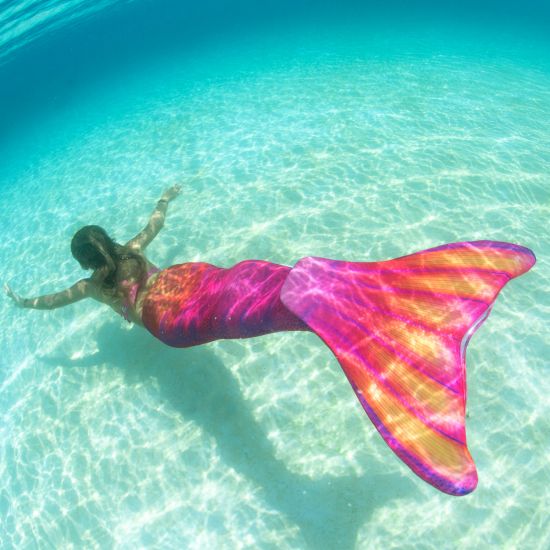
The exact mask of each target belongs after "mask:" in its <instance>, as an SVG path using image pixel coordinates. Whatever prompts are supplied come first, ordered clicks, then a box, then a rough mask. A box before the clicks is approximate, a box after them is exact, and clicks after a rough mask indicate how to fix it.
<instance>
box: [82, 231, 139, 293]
mask: <svg viewBox="0 0 550 550" xmlns="http://www.w3.org/2000/svg"><path fill="white" fill-rule="evenodd" d="M71 253H72V255H73V257H74V258H75V260H77V261H78V263H79V264H80V265H81V267H82V268H83V269H93V270H94V271H96V270H101V272H102V275H103V278H102V280H101V286H102V289H103V290H105V291H106V292H107V293H109V294H116V292H117V290H118V283H119V282H120V281H122V280H124V279H134V280H137V281H141V280H143V278H144V277H145V274H146V272H147V264H146V262H145V259H144V258H143V256H141V255H140V254H137V253H136V252H134V251H132V250H131V249H130V248H128V247H127V246H122V245H120V244H118V243H116V242H115V241H114V240H113V239H111V237H109V235H108V234H107V232H106V231H105V229H103V228H102V227H99V226H98V225H86V226H85V227H82V228H81V229H79V230H78V231H77V232H76V233H75V234H74V237H73V239H72V241H71ZM126 260H134V261H133V262H127V261H126Z"/></svg>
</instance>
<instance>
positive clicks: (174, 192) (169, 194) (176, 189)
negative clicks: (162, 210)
mask: <svg viewBox="0 0 550 550" xmlns="http://www.w3.org/2000/svg"><path fill="white" fill-rule="evenodd" d="M180 193H181V185H173V186H172V187H169V188H168V189H166V190H165V191H164V193H163V194H162V197H161V198H160V200H163V201H168V202H170V201H171V200H173V199H175V198H176V197H177V196H178V195H179V194H180Z"/></svg>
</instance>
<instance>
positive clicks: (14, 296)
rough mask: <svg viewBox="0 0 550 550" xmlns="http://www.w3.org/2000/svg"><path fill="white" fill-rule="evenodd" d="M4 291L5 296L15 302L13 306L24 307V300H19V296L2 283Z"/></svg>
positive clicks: (6, 284)
mask: <svg viewBox="0 0 550 550" xmlns="http://www.w3.org/2000/svg"><path fill="white" fill-rule="evenodd" d="M4 290H5V292H6V294H7V295H8V296H9V297H10V298H11V299H12V300H13V301H14V302H15V305H16V306H17V307H25V306H24V302H25V299H24V298H21V296H19V294H16V293H15V292H14V291H13V290H12V289H11V287H10V285H8V283H4Z"/></svg>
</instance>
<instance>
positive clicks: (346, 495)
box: [42, 322, 413, 550]
mask: <svg viewBox="0 0 550 550" xmlns="http://www.w3.org/2000/svg"><path fill="white" fill-rule="evenodd" d="M119 327H120V325H119V324H118V323H114V322H113V323H108V324H106V325H104V326H103V327H102V328H101V329H99V331H98V334H97V344H98V347H99V352H98V353H96V354H94V355H93V356H91V357H88V358H82V359H79V360H76V361H73V362H71V365H72V366H78V367H83V366H90V367H91V366H93V365H97V364H98V363H104V364H108V365H112V366H113V367H116V368H118V369H121V370H122V371H123V372H124V375H125V377H126V379H127V380H128V382H138V381H141V382H143V381H144V380H149V379H151V378H154V379H156V380H157V381H158V384H159V387H160V390H161V393H162V395H163V397H164V398H165V399H166V400H167V401H168V402H169V403H170V404H171V405H172V407H173V408H174V409H175V410H176V411H177V412H178V413H179V414H181V415H182V417H184V418H185V420H193V421H194V422H196V423H197V424H198V425H199V426H200V427H201V428H202V429H204V430H205V431H206V432H208V433H209V434H210V435H211V436H213V437H214V438H215V439H216V442H217V445H218V449H219V452H220V453H221V458H222V460H223V461H224V462H225V463H226V465H227V466H229V467H231V468H234V469H235V470H236V471H237V472H239V473H240V474H241V475H243V476H245V477H247V478H248V479H249V480H251V481H252V482H254V483H255V484H257V485H258V486H259V487H260V488H261V490H262V494H263V498H264V499H265V502H266V504H267V505H268V506H269V507H271V508H273V509H275V510H278V511H279V512H281V513H283V514H284V515H285V516H286V517H287V518H288V519H289V520H290V521H291V522H293V523H294V524H295V525H297V526H298V527H299V529H300V532H301V535H302V537H303V540H304V545H305V547H307V548H311V549H315V550H317V549H320V548H322V549H327V550H329V549H333V548H334V549H338V550H352V549H354V548H355V545H356V539H357V534H358V531H359V529H360V527H361V526H362V525H363V524H364V523H365V522H367V521H368V520H369V518H370V516H371V515H372V513H373V512H374V511H375V510H376V509H377V508H378V507H379V506H383V505H386V504H387V503H388V501H391V500H393V499H396V498H400V497H404V496H406V495H407V494H410V492H411V489H412V487H413V483H412V481H409V480H405V479H403V478H402V477H400V476H396V475H372V476H371V475H366V476H362V477H356V476H344V477H334V476H326V477H321V478H318V479H311V478H309V477H307V476H304V475H298V474H296V473H293V472H291V471H290V470H289V469H288V468H287V467H286V465H285V463H284V462H282V461H281V460H279V459H277V458H276V455H275V449H274V447H273V446H272V444H271V443H270V441H269V440H268V438H267V437H266V434H265V433H264V432H263V431H262V428H261V426H260V425H259V424H258V423H257V422H256V420H255V419H254V417H253V415H252V413H251V410H250V405H249V404H248V403H247V402H246V400H245V399H244V398H243V395H242V393H241V390H240V387H239V384H238V383H237V381H236V380H235V379H234V378H233V376H232V374H231V373H230V371H229V370H228V369H227V368H225V366H224V365H223V363H221V362H220V360H219V359H218V358H217V357H216V355H215V354H214V353H212V351H210V350H209V348H208V346H199V347H195V348H188V349H172V348H168V347H166V346H164V345H163V344H161V343H160V342H158V341H156V340H155V339H154V338H153V337H152V336H150V335H149V334H147V333H145V332H144V331H143V330H140V329H139V328H138V327H135V328H134V329H132V330H131V331H129V332H128V333H126V334H124V335H123V334H121V332H120V328H119ZM152 347H154V355H152V354H151V348H152ZM327 353H329V352H328V350H327ZM152 356H153V357H154V358H155V359H154V362H151V360H150V357H152ZM148 358H149V359H148ZM59 359H60V358H59V357H56V358H54V357H43V358H42V360H43V361H45V362H47V363H50V362H54V363H55V364H57V365H59V364H60V363H61V364H65V365H66V364H67V358H61V361H60V360H59ZM365 420H366V419H365ZM344 511H345V512H344Z"/></svg>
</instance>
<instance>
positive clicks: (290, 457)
mask: <svg viewBox="0 0 550 550" xmlns="http://www.w3.org/2000/svg"><path fill="white" fill-rule="evenodd" d="M509 32H510V30H509V29H508V30H506V29H500V30H498V31H495V32H489V30H488V29H485V31H484V33H483V34H480V33H479V28H478V27H477V28H476V27H474V26H454V27H451V28H449V27H445V26H442V24H438V25H437V26H434V25H433V24H431V23H426V24H423V25H420V24H419V25H418V26H415V27H410V26H408V27H407V26H400V25H398V24H396V23H395V21H393V22H392V23H391V24H390V23H388V24H387V25H386V26H384V25H382V22H381V21H377V22H376V24H374V25H373V24H370V25H369V24H367V23H365V24H363V23H361V24H359V22H357V24H355V25H353V26H349V25H346V26H344V25H336V24H333V25H328V24H319V26H317V27H316V28H312V26H305V25H303V26H302V25H296V26H295V28H289V29H288V30H287V31H284V32H283V31H282V30H281V29H280V28H277V29H276V30H275V31H273V32H268V31H267V30H266V29H262V31H261V32H260V31H258V32H257V33H256V34H252V33H248V34H238V35H237V36H235V35H231V33H229V36H228V35H224V36H223V40H221V39H220V40H219V41H215V40H212V41H211V42H210V43H208V44H203V45H202V46H201V47H197V48H195V50H194V51H193V55H185V52H179V51H178V52H174V54H173V55H172V56H163V57H160V56H159V57H158V58H156V59H150V60H147V62H146V63H143V64H142V65H141V67H139V70H136V68H135V66H134V68H133V69H127V70H126V71H124V70H122V69H121V71H120V72H119V73H118V74H116V75H113V74H110V75H109V78H105V79H104V80H101V79H100V80H96V81H93V82H90V85H89V86H80V87H78V88H77V89H76V90H74V91H73V93H72V94H71V93H68V92H65V96H64V98H69V97H70V98H71V99H70V101H63V102H61V103H62V104H61V105H59V104H55V102H54V103H53V105H51V104H49V103H48V102H47V101H46V102H45V106H44V109H43V110H44V111H47V112H46V114H44V113H41V115H40V117H37V120H36V121H35V123H34V124H33V125H32V126H31V125H27V126H23V127H22V128H20V129H19V133H18V134H17V140H15V139H11V140H6V145H5V146H4V151H5V152H6V156H5V158H7V159H9V162H7V163H5V164H4V165H3V166H2V172H1V173H0V178H1V180H0V200H1V201H2V205H3V211H4V214H3V216H2V219H1V221H0V225H1V226H2V230H3V237H4V238H3V242H2V243H1V244H0V260H1V262H2V266H3V270H2V275H3V278H4V279H7V280H11V281H12V283H13V285H14V287H15V288H16V290H19V291H20V292H22V293H24V294H25V293H27V294H29V295H30V294H33V293H38V292H50V291H54V290H58V289H60V288H63V287H64V286H67V285H69V284H71V283H72V282H73V281H74V280H76V279H78V278H79V277H81V276H82V272H81V271H79V270H78V266H77V265H76V263H75V262H74V260H72V259H71V258H70V253H69V246H68V245H69V241H70V238H71V236H72V234H73V233H74V231H75V230H76V229H78V228H79V227H80V226H81V225H84V224H87V223H97V224H100V225H102V226H104V227H106V228H107V229H109V231H110V232H112V234H113V235H114V236H115V237H116V238H117V239H119V240H120V241H124V240H126V239H129V238H130V237H132V236H133V235H134V234H135V233H136V232H137V231H139V229H141V227H142V226H143V225H144V224H145V222H146V221H147V217H148V215H149V213H150V211H151V208H152V207H153V206H154V201H155V200H156V199H157V198H158V196H159V194H160V192H161V191H162V189H163V188H164V187H165V186H166V185H170V184H172V183H174V182H176V181H178V182H181V183H182V184H183V186H184V192H183V195H182V197H180V198H179V199H178V201H176V202H174V203H172V204H171V206H170V211H169V215H168V218H167V223H166V226H165V228H164V229H163V231H162V232H161V234H160V235H159V237H157V239H156V241H155V242H154V243H153V244H152V245H151V246H150V248H149V253H150V257H151V259H152V260H153V261H155V262H157V263H158V264H159V265H169V264H171V263H175V262H177V261H193V260H203V261H208V262H212V263H215V264H218V265H223V266H229V265H231V264H233V263H235V262H237V261H239V260H242V259H245V258H260V259H267V260H271V261H274V262H280V263H285V264H292V263H293V262H295V261H296V260H297V259H298V258H300V257H302V256H304V255H319V256H325V257H332V258H345V259H352V260H361V259H365V260H377V259H386V258H390V257H394V256H398V255H403V254H406V253H410V252H413V251H415V250H419V249H422V248H427V247H430V246H435V245H438V244H441V243H443V242H452V241H458V240H470V239H495V240H507V241H512V242H517V243H520V244H523V245H525V246H529V247H530V248H532V249H533V250H534V251H535V254H536V255H537V258H538V263H537V264H536V266H535V268H534V269H533V270H532V271H531V272H529V273H528V274H527V275H525V276H523V277H522V278H520V279H518V280H515V281H513V282H512V283H510V284H509V285H508V286H507V287H506V288H505V290H504V291H503V292H502V294H501V295H500V296H499V299H498V300H497V303H496V305H495V307H494V309H493V312H492V314H491V316H490V318H489V320H488V322H487V323H486V324H484V325H483V327H482V328H481V329H480V330H479V332H478V333H477V334H476V335H475V336H474V338H473V340H472V342H471V343H470V346H469V350H468V388H469V402H468V409H469V413H468V414H469V417H468V424H467V430H468V438H469V445H470V448H471V451H472V454H473V456H474V459H475V460H476V463H477V466H478V470H479V474H480V485H479V487H478V489H477V490H476V492H474V493H473V494H472V495H470V496H468V497H464V498H459V499H457V498H452V497H448V496H446V495H443V494H439V493H437V492H436V491H435V490H434V489H432V488H431V487H429V486H427V485H426V484H424V483H423V482H422V481H420V480H418V479H417V478H416V477H415V476H414V475H413V474H411V473H410V472H409V470H408V468H406V467H405V466H403V465H402V464H401V463H400V462H399V461H398V460H397V459H396V458H395V457H394V456H393V454H392V453H391V452H390V451H389V449H387V447H386V446H385V444H384V443H383V442H382V440H381V439H380V438H379V436H378V435H377V434H376V433H375V430H374V428H373V427H372V426H371V425H370V422H369V420H368V418H367V417H366V416H365V414H364V413H363V411H362V409H361V407H360V405H359V403H358V402H356V398H355V396H354V395H353V392H352V390H351V388H350V387H349V386H348V383H347V381H346V380H345V377H344V376H343V374H342V373H341V371H340V367H339V366H338V364H337V363H336V361H335V359H333V357H332V356H331V354H330V352H329V351H328V349H327V348H325V347H324V346H323V344H322V343H321V342H320V341H319V340H318V339H317V338H316V337H315V336H313V335H309V334H275V335H271V336H266V337H262V338H258V339H254V340H248V341H233V342H217V343H213V344H209V345H207V346H202V347H198V348H193V349H189V350H172V349H168V348H166V347H164V346H163V345H162V344H160V343H159V342H156V341H155V340H154V339H153V338H152V337H149V336H148V335H147V334H145V333H142V332H141V331H140V329H139V328H135V327H134V328H129V327H128V326H127V325H126V324H125V323H124V322H123V321H122V320H119V319H118V318H116V317H114V315H113V314H112V313H111V312H110V310H107V309H104V308H102V306H101V305H99V304H95V303H89V304H88V303H80V304H78V305H75V306H70V307H68V308H65V309H60V310H56V311H52V312H40V311H21V310H18V309H15V308H13V307H11V305H10V304H9V303H8V302H7V300H6V301H4V303H3V304H4V305H3V306H2V309H1V313H0V315H1V316H2V322H3V324H4V326H5V327H9V329H10V330H9V331H5V333H4V335H3V339H2V352H3V366H2V369H1V371H0V384H1V393H0V407H1V410H2V415H3V422H2V423H1V424H0V430H1V435H2V437H1V438H0V441H1V443H0V457H1V458H0V468H2V476H1V477H0V479H1V481H0V512H1V513H2V517H3V518H5V519H4V520H3V522H2V524H1V526H0V538H1V540H2V545H3V546H6V547H8V548H9V547H10V546H13V547H17V548H26V547H29V548H32V547H48V546H55V547H70V545H71V544H72V545H74V547H82V546H88V547H94V546H96V547H102V548H103V547H112V546H115V547H121V548H135V547H139V546H145V547H158V548H179V547H188V548H213V547H221V548H239V547H261V548H332V547H334V548H344V549H345V548H382V547H384V548H387V547H389V548H391V547H395V548H403V547H415V548H441V547H449V546H450V545H451V543H449V541H454V542H453V543H452V547H458V548H471V547H473V546H477V545H479V544H480V543H481V544H486V545H492V546H497V547H505V548H517V547H523V548H535V547H536V548H544V547H546V546H548V544H549V543H550V534H549V532H548V527H547V525H546V524H547V521H546V509H547V502H548V500H549V498H550V495H549V489H548V487H549V486H550V485H549V484H548V482H549V481H550V467H549V466H548V458H549V457H548V436H549V434H550V421H549V420H548V418H549V414H548V413H549V412H550V410H549V409H550V403H549V401H548V397H547V396H548V395H549V392H550V382H549V377H548V360H547V357H548V356H549V354H548V351H549V350H548V332H547V326H548V320H549V313H548V311H549V310H548V299H547V296H546V289H547V288H548V283H549V280H548V279H549V270H548V260H547V256H548V251H549V249H550V246H549V241H548V231H547V220H548V217H549V216H548V213H549V212H548V211H549V209H550V194H549V189H550V180H549V175H548V174H549V168H550V154H549V150H550V149H549V147H548V145H549V143H550V129H549V128H548V125H547V124H546V121H547V120H548V119H549V118H550V92H549V90H550V86H549V84H550V69H549V67H550V64H549V59H548V57H547V54H548V51H549V50H548V49H546V50H544V49H543V48H542V47H541V42H540V40H537V39H536V38H534V39H533V38H529V39H527V38H526V37H525V36H524V35H523V34H521V33H519V32H515V33H514V34H513V36H514V40H512V38H511V36H512V35H511V34H509ZM545 56H546V57H545ZM60 93H61V92H60ZM46 99H50V97H48V98H46ZM39 111H40V109H38V110H37V112H39ZM14 120H15V117H14ZM73 264H74V265H73Z"/></svg>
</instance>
